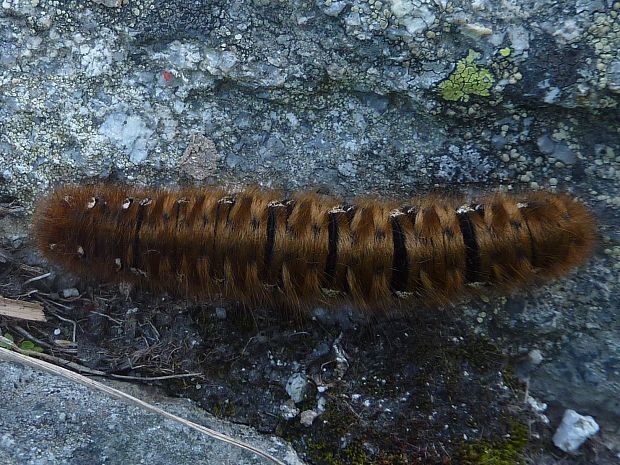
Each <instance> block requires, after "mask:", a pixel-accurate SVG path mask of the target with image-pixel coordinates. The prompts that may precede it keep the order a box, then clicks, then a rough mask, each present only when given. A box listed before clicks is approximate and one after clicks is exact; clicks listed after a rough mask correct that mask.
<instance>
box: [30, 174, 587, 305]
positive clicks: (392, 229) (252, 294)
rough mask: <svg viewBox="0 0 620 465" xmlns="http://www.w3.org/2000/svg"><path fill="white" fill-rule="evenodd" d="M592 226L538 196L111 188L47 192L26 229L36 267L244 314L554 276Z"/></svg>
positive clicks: (397, 300)
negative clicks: (216, 303) (267, 307)
mask: <svg viewBox="0 0 620 465" xmlns="http://www.w3.org/2000/svg"><path fill="white" fill-rule="evenodd" d="M595 224H596V223H595V221H594V218H593V217H592V215H591V214H590V213H589V211H588V209H587V208H586V207H585V206H584V205H583V204H580V203H578V202H575V201H574V200H573V199H572V198H571V197H570V196H568V195H565V194H553V193H548V192H530V193H523V194H519V195H507V194H489V195H486V196H484V197H482V198H481V199H480V200H479V201H478V202H474V203H464V202H463V201H462V200H459V199H457V198H453V197H444V196H432V195H431V196H421V197H418V198H412V199H409V200H407V201H404V202H400V203H399V202H395V201H390V200H388V201H382V200H377V199H357V200H355V201H353V202H352V203H346V202H343V201H342V200H339V199H337V198H334V197H330V196H323V195H318V194H315V193H299V194H295V195H292V196H290V198H284V197H283V196H282V194H281V193H280V192H278V191H275V190H261V189H258V188H253V189H248V190H245V191H241V192H236V193H230V192H227V191H225V190H224V189H221V188H187V189H181V190H176V191H172V190H165V189H154V188H134V187H129V186H123V185H83V186H64V187H61V188H59V189H58V190H56V191H54V192H53V193H52V194H50V195H49V196H47V197H45V198H44V199H43V200H41V201H40V203H39V204H38V206H37V208H36V210H35V215H34V220H33V225H34V236H35V238H36V242H37V244H38V247H39V248H40V249H41V250H42V251H43V253H44V255H45V256H46V258H47V259H48V260H49V261H51V262H54V263H58V264H60V265H63V266H64V267H65V268H66V269H68V270H70V271H71V272H74V273H76V274H78V275H82V276H88V277H95V278H97V279H99V280H105V281H113V282H122V281H128V282H132V283H134V284H136V285H139V286H145V287H147V288H149V289H151V290H153V291H157V292H163V291H166V292H173V293H177V294H182V295H185V296H190V297H193V298H198V299H220V298H223V299H230V300H235V301H239V302H241V303H243V304H245V305H262V304H277V305H287V306H291V307H296V308H308V307H311V306H316V305H323V306H334V305H338V304H341V303H344V302H348V303H349V304H352V305H354V306H355V307H357V308H359V309H362V310H373V309H375V310H373V311H381V310H389V309H392V308H403V307H413V306H420V305H422V306H434V305H442V304H446V303H449V302H454V301H455V300H456V299H458V298H459V297H461V296H463V295H465V294H467V293H468V292H470V290H472V289H475V288H479V287H483V286H490V287H492V288H495V289H499V290H500V291H502V292H511V291H513V290H514V289H518V288H522V287H524V286H527V285H531V284H536V283H541V282H544V281H545V280H548V279H551V278H555V277H558V276H561V275H563V274H565V273H567V272H568V271H569V270H571V269H572V268H574V267H576V266H578V265H580V264H582V263H584V261H585V260H586V259H587V258H588V257H589V256H590V254H591V251H592V248H593V244H594V241H595V236H596V225H595ZM472 292H473V291H472Z"/></svg>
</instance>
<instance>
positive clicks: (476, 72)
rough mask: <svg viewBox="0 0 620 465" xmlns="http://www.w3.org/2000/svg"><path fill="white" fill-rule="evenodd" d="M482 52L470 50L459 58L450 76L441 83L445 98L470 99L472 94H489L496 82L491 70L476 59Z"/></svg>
mask: <svg viewBox="0 0 620 465" xmlns="http://www.w3.org/2000/svg"><path fill="white" fill-rule="evenodd" d="M478 58H480V53H478V52H476V51H474V50H470V51H469V54H468V55H467V56H466V57H465V58H463V59H462V60H459V61H458V63H457V64H456V69H455V70H454V71H453V72H452V74H451V75H450V77H448V79H446V80H445V81H442V82H441V83H440V84H439V91H440V93H441V96H442V97H443V98H444V99H445V100H449V101H453V102H456V101H461V102H467V101H469V97H470V96H471V95H479V96H483V97H488V96H489V89H490V88H491V86H492V85H493V83H494V82H495V78H494V77H493V75H492V74H491V72H490V71H489V70H488V69H486V68H485V67H483V66H481V65H478V64H476V63H475V61H476V60H477V59H478Z"/></svg>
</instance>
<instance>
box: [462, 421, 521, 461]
mask: <svg viewBox="0 0 620 465" xmlns="http://www.w3.org/2000/svg"><path fill="white" fill-rule="evenodd" d="M528 440H529V434H528V429H527V426H525V425H523V424H522V423H519V422H517V421H514V420H513V421H510V435H509V436H508V437H507V438H505V439H501V440H499V441H495V442H486V441H481V442H474V443H470V444H467V445H465V446H464V447H463V448H462V450H461V451H460V454H459V455H460V457H459V459H460V462H459V463H462V464H463V465H518V464H521V463H523V459H522V454H523V450H524V449H525V447H526V446H527V443H528Z"/></svg>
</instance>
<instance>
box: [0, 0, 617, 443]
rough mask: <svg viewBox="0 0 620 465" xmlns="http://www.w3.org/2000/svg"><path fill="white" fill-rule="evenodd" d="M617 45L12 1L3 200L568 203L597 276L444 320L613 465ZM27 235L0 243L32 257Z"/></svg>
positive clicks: (420, 20)
mask: <svg viewBox="0 0 620 465" xmlns="http://www.w3.org/2000/svg"><path fill="white" fill-rule="evenodd" d="M110 6H112V7H110ZM114 6H116V7H114ZM619 50H620V2H614V1H611V0H577V1H568V0H555V1H554V0H526V1H510V0H507V1H502V2H498V1H491V0H488V1H487V0H479V1H475V2H471V1H464V0H454V1H447V0H433V1H431V0H374V1H372V0H371V1H362V0H342V1H334V0H318V1H302V0H289V1H286V0H283V1H270V0H254V1H240V0H239V1H228V0H227V1H217V0H216V1H213V0H199V1H187V0H169V1H155V0H135V1H133V0H132V1H130V2H127V4H126V5H123V2H110V1H105V2H87V1H77V0H68V1H61V2H58V1H54V2H52V1H47V0H4V1H2V2H1V5H0V194H1V195H2V197H3V198H6V199H15V200H16V202H17V203H19V204H22V205H24V206H25V207H26V209H28V208H29V206H30V205H31V204H32V202H33V201H34V200H35V199H36V198H37V196H39V195H40V194H42V193H44V192H46V191H47V190H48V189H49V188H50V187H51V186H53V185H57V184H60V183H64V182H77V181H82V180H98V181H106V180H115V179H122V180H125V181H129V182H135V183H141V184H157V185H167V186H168V185H169V186H173V185H177V184H183V183H188V182H200V183H207V182H210V183H221V184H225V185H227V186H231V187H239V186H240V185H246V184H251V183H258V184H261V185H265V186H278V187H282V188H284V189H291V190H292V189H300V188H311V189H316V188H320V189H322V190H327V191H331V192H333V193H335V194H339V195H353V194H369V193H372V194H376V195H389V196H406V195H409V194H411V193H413V192H419V191H421V190H427V189H435V188H439V189H441V190H448V191H463V192H465V193H474V192H476V191H479V190H486V189H495V188H498V187H499V186H504V188H506V189H530V188H531V189H537V188H550V189H559V190H566V191H570V192H572V193H574V194H575V195H577V196H579V197H581V198H582V199H583V200H584V201H585V202H586V203H587V204H588V205H590V206H591V208H592V211H593V212H594V213H595V214H596V215H597V216H598V217H599V219H600V223H601V227H600V247H599V249H598V252H597V254H596V256H595V258H594V259H593V260H592V262H591V264H590V265H589V266H588V267H586V268H584V269H582V270H581V271H579V272H577V273H575V274H574V275H573V276H572V277H570V278H569V279H565V280H562V281H558V282H556V283H554V284H551V285H549V286H547V287H545V288H544V289H540V290H535V291H532V292H531V293H529V294H526V295H517V296H514V297H512V298H510V299H508V300H502V299H498V298H493V297H492V298H491V299H486V300H488V302H486V301H472V302H469V303H468V304H464V305H462V306H460V307H459V308H458V309H457V311H458V314H460V315H464V317H463V318H464V321H466V322H467V323H468V325H469V326H470V327H471V331H472V333H477V334H478V335H480V336H481V337H485V338H490V339H492V340H493V341H494V342H495V343H497V344H498V345H499V346H500V347H501V348H502V349H503V350H504V351H505V352H507V353H510V354H512V355H516V356H520V355H522V354H523V355H525V354H527V353H528V352H529V351H531V350H533V349H538V350H540V352H541V353H542V354H543V357H544V358H543V360H542V362H541V363H540V364H539V365H537V366H535V367H530V366H525V365H524V366H518V367H517V372H518V374H520V375H521V376H523V377H524V378H528V379H529V388H530V394H532V395H533V396H535V397H536V398H537V399H539V400H541V401H544V402H547V403H548V404H549V405H550V407H549V409H550V411H549V414H550V417H551V419H552V423H554V424H557V423H558V422H559V418H560V416H561V412H563V410H564V409H565V408H572V409H575V410H577V411H579V412H580V413H582V414H587V415H592V416H594V417H595V418H596V420H597V422H598V423H599V424H600V425H601V433H600V434H601V438H602V442H603V443H606V444H609V445H610V447H611V448H612V449H613V448H615V450H616V451H618V450H619V446H618V443H617V442H615V441H616V440H617V438H618V431H617V425H618V424H619V423H620V401H619V400H618V399H620V335H619V326H620V324H619V312H618V306H619V301H620V281H619V277H618V276H619V275H620V273H619V271H620V262H619V260H620V243H619V241H620V234H619V233H618V231H619V230H620V228H619V225H620V215H619V211H618V209H619V208H620V182H619V181H620V133H619V132H620V111H619V109H618V104H619V102H620V55H619ZM27 220H28V219H27V217H23V218H21V219H17V220H12V219H11V220H7V219H5V220H4V223H3V224H2V227H1V228H0V233H1V239H2V240H1V242H0V246H1V247H3V248H5V249H8V250H16V249H18V248H20V247H27V246H28V244H29V242H28V234H27V232H26V230H25V226H26V224H27ZM246 356H250V355H248V354H246ZM319 419H320V417H319ZM317 421H318V420H317Z"/></svg>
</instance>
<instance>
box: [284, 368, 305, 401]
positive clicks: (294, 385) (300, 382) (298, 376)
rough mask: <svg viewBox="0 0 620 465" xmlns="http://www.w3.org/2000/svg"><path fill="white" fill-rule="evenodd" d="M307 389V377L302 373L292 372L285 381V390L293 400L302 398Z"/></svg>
mask: <svg viewBox="0 0 620 465" xmlns="http://www.w3.org/2000/svg"><path fill="white" fill-rule="evenodd" d="M307 390H308V378H307V377H306V375H304V374H303V373H293V374H292V375H291V376H290V377H289V379H288V380H287V382H286V392H287V394H288V395H289V396H290V397H291V399H292V400H293V402H295V403H299V402H301V401H302V400H304V397H305V395H306V391H307Z"/></svg>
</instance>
